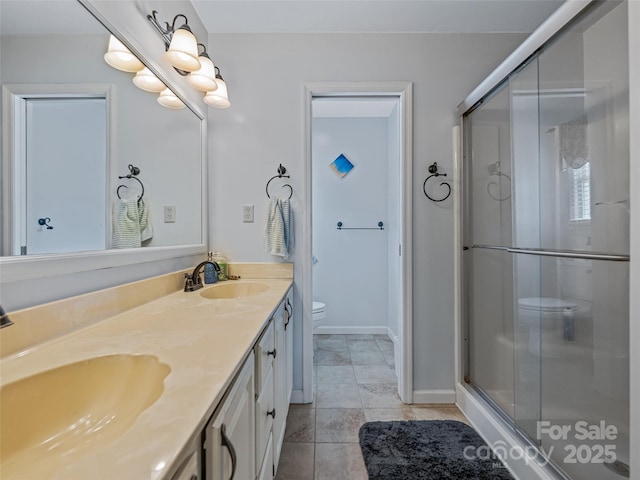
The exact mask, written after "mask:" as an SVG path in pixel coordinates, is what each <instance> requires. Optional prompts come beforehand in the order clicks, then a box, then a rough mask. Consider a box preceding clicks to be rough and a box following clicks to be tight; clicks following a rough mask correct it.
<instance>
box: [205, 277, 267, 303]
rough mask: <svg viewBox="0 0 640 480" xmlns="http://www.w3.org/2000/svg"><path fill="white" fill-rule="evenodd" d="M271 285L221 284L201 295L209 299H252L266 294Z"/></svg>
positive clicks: (248, 283)
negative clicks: (260, 294) (263, 293)
mask: <svg viewBox="0 0 640 480" xmlns="http://www.w3.org/2000/svg"><path fill="white" fill-rule="evenodd" d="M268 289H269V285H267V284H266V283H259V282H236V281H232V282H230V283H220V284H216V285H213V286H212V287H209V288H207V289H205V290H203V291H202V292H201V293H200V295H202V296H203V297H204V298H209V299H222V298H240V297H251V296H253V295H258V294H259V293H262V292H266V291H267V290H268Z"/></svg>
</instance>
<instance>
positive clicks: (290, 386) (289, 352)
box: [284, 288, 293, 403]
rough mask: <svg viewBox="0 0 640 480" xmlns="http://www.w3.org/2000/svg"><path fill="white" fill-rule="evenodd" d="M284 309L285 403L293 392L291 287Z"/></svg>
mask: <svg viewBox="0 0 640 480" xmlns="http://www.w3.org/2000/svg"><path fill="white" fill-rule="evenodd" d="M285 309H286V310H287V311H288V319H286V321H285V324H284V330H285V337H286V341H285V344H286V349H285V353H286V360H285V364H286V369H287V390H286V396H287V403H289V402H290V401H291V393H292V392H293V288H290V289H289V293H287V298H286V300H285Z"/></svg>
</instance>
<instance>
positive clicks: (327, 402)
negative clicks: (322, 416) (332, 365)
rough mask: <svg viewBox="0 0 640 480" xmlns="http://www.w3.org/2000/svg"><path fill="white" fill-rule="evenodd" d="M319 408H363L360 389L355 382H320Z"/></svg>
mask: <svg viewBox="0 0 640 480" xmlns="http://www.w3.org/2000/svg"><path fill="white" fill-rule="evenodd" d="M316 407H317V408H362V401H361V400H360V391H359V389H358V385H356V384H355V383H319V384H318V385H316Z"/></svg>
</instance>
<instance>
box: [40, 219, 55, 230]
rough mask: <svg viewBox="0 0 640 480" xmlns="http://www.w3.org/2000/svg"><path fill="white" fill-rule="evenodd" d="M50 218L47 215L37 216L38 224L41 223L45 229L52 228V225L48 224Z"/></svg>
mask: <svg viewBox="0 0 640 480" xmlns="http://www.w3.org/2000/svg"><path fill="white" fill-rule="evenodd" d="M50 221H51V219H50V218H49V217H45V218H39V219H38V225H42V226H43V227H47V230H53V227H52V226H51V225H49V222H50Z"/></svg>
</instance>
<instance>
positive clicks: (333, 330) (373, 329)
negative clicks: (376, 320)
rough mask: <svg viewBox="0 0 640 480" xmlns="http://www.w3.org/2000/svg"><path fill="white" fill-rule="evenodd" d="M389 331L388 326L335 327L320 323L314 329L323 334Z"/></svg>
mask: <svg viewBox="0 0 640 480" xmlns="http://www.w3.org/2000/svg"><path fill="white" fill-rule="evenodd" d="M388 331H389V329H388V328H387V327H343V326H340V327H333V326H330V325H326V326H322V325H320V326H318V327H316V328H315V329H314V330H313V333H314V334H322V335H387V334H388Z"/></svg>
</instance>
